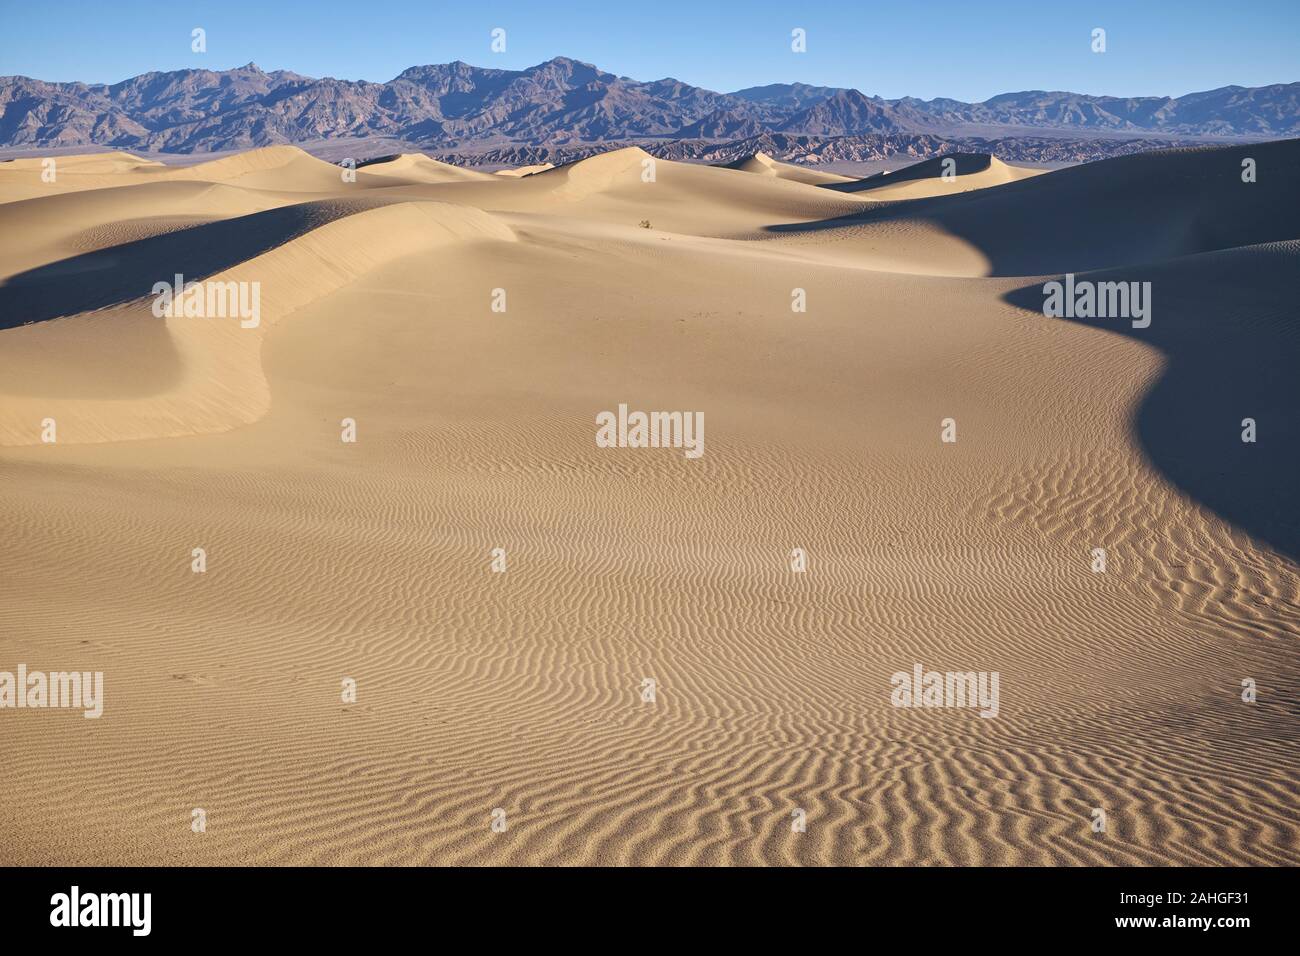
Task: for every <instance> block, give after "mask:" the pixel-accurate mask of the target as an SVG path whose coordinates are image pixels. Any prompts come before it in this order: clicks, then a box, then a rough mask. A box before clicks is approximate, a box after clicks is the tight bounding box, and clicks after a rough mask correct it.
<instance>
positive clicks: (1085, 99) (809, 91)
mask: <svg viewBox="0 0 1300 956" xmlns="http://www.w3.org/2000/svg"><path fill="white" fill-rule="evenodd" d="M1297 135H1300V83H1287V84H1275V85H1272V86H1263V87H1254V88H1246V87H1240V86H1226V87H1222V88H1220V89H1216V90H1208V91H1206V92H1201V93H1190V94H1187V95H1186V96H1180V97H1150V96H1148V97H1113V96H1088V95H1083V94H1079V93H1068V92H1046V91H1041V90H1033V91H1026V92H1019V93H1004V94H1001V95H998V96H994V97H992V98H991V99H988V100H985V101H984V102H982V103H964V102H961V101H959V100H953V99H944V98H939V99H933V100H920V99H916V98H914V97H904V98H902V99H897V100H886V99H882V98H880V97H877V96H867V95H866V94H864V93H862V92H860V91H858V90H856V89H843V88H836V87H820V86H809V85H807V84H803V83H778V84H771V85H768V86H758V87H750V88H748V89H743V90H737V91H735V92H732V93H717V92H714V91H712V90H706V89H703V88H701V87H696V86H691V85H690V84H688V83H683V82H681V81H680V80H675V79H671V78H667V79H662V80H654V81H651V82H641V81H638V80H632V79H629V78H627V77H621V76H615V75H613V74H611V73H606V72H604V71H603V70H600V69H599V68H597V67H595V66H592V65H591V64H589V63H582V62H580V61H577V60H572V59H569V58H567V57H556V58H554V59H551V60H547V61H546V62H544V63H539V64H537V65H536V66H532V67H529V68H527V69H523V70H500V69H492V68H486V67H477V66H471V65H469V64H467V63H463V62H460V61H456V62H453V63H446V64H438V65H429V66H413V67H411V68H409V69H407V70H404V71H403V72H402V73H401V74H399V75H398V76H397V77H395V78H394V79H392V80H389V81H388V82H386V83H372V82H368V81H364V80H362V81H352V80H337V79H331V78H324V79H316V78H312V77H307V76H302V75H299V74H297V73H293V72H289V71H286V70H276V71H274V72H271V73H266V72H263V71H262V70H261V69H260V68H259V67H258V66H257V65H256V64H253V63H249V64H247V65H246V66H242V67H238V68H236V69H232V70H221V71H214V70H204V69H187V70H177V71H172V72H166V73H145V74H142V75H140V76H135V77H132V78H130V79H128V80H124V81H122V82H120V83H114V84H87V83H49V82H44V81H41V80H35V79H31V78H29V77H24V76H8V77H0V146H4V147H32V148H37V147H69V146H81V145H95V146H109V147H116V148H122V149H136V150H141V151H152V152H170V153H193V152H216V151H223V150H232V149H249V148H253V147H260V146H273V145H280V144H286V143H294V144H300V143H305V142H318V141H322V140H333V139H351V140H357V139H368V138H375V139H379V140H386V141H389V142H394V141H395V142H399V143H403V144H409V145H410V146H412V147H415V148H419V149H424V150H436V151H443V152H445V151H453V152H455V153H456V154H458V155H465V156H472V155H474V154H479V153H487V152H494V153H498V154H499V153H502V152H503V151H505V152H509V151H510V149H511V148H514V147H522V148H526V149H527V148H532V149H535V148H537V147H545V148H547V149H548V150H551V151H554V150H558V149H563V148H568V149H574V148H579V149H580V148H582V147H583V146H584V145H590V144H594V143H607V142H618V141H645V140H647V139H650V140H698V141H706V142H716V141H735V140H747V139H759V140H761V139H763V138H765V137H769V138H770V137H772V136H785V137H795V138H803V139H805V140H807V139H808V138H813V139H825V138H833V137H886V138H893V139H900V138H903V139H906V138H909V137H911V138H918V137H919V138H921V139H932V138H935V137H939V138H960V137H966V138H969V137H977V136H983V137H1013V138H1014V137H1021V136H1031V137H1032V136H1046V137H1057V138H1060V137H1062V136H1066V137H1075V138H1079V137H1101V138H1108V137H1109V138H1114V137H1123V136H1128V137H1130V138H1134V137H1136V138H1153V137H1162V138H1164V139H1165V140H1168V141H1188V140H1205V139H1216V138H1253V139H1270V138H1281V137H1288V136H1297Z"/></svg>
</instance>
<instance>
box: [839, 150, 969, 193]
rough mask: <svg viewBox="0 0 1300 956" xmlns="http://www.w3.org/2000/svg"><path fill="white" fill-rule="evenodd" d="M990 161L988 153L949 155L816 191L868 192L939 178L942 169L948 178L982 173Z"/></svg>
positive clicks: (941, 174)
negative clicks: (945, 171) (947, 171)
mask: <svg viewBox="0 0 1300 956" xmlns="http://www.w3.org/2000/svg"><path fill="white" fill-rule="evenodd" d="M945 159H951V160H952V164H951V165H949V164H945V163H944V160H945ZM991 162H992V158H991V157H990V156H989V154H988V153H949V154H947V155H946V156H936V157H934V158H933V159H926V160H923V161H921V162H919V163H913V164H912V165H911V166H907V167H905V168H904V169H900V170H897V171H891V172H888V173H883V172H882V173H875V174H873V175H871V176H865V177H863V178H862V179H858V180H855V181H853V182H851V183H821V184H819V186H818V188H819V189H832V190H834V191H835V192H838V193H860V192H869V191H871V190H872V189H875V188H877V187H878V186H893V185H896V184H898V183H908V182H916V181H917V180H920V179H940V178H942V176H943V173H944V170H945V169H952V170H953V172H952V173H950V175H956V176H969V175H971V174H972V173H982V172H984V170H986V169H988V168H989V166H990V164H991Z"/></svg>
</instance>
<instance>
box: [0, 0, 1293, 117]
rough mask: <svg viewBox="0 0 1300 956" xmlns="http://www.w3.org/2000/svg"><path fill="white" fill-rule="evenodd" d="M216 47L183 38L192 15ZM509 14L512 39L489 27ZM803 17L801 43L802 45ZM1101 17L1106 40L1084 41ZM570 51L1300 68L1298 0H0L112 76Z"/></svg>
mask: <svg viewBox="0 0 1300 956" xmlns="http://www.w3.org/2000/svg"><path fill="white" fill-rule="evenodd" d="M194 27H203V28H204V29H205V30H206V31H207V40H208V50H207V52H206V53H204V54H196V53H193V52H191V50H190V31H191V29H193V28H194ZM494 27H501V28H504V29H505V30H506V52H505V53H493V52H492V51H491V49H490V46H489V44H490V39H491V38H490V33H491V30H492V29H493V28H494ZM795 27H801V28H803V29H804V30H806V31H807V36H808V51H807V52H806V53H801V54H796V53H792V52H791V50H790V31H791V30H792V29H793V28H795ZM1094 27H1102V28H1104V29H1105V30H1106V33H1107V51H1106V53H1104V54H1094V53H1093V52H1091V50H1090V34H1091V32H1092V30H1093V28H1094ZM559 55H564V56H571V57H574V58H576V59H579V60H585V61H587V62H590V63H594V64H596V65H597V66H599V67H601V68H602V69H605V70H608V71H610V72H612V73H617V74H621V75H625V76H631V77H633V78H635V79H640V80H653V79H659V78H661V77H665V76H673V77H676V78H678V79H680V80H684V81H686V82H688V83H692V84H695V85H697V86H704V87H707V88H709V89H714V90H721V91H730V90H734V89H738V88H741V87H745V86H757V85H762V84H766V83H784V82H793V81H795V80H799V81H802V82H805V83H813V84H819V85H827V86H852V87H856V88H858V89H860V90H862V91H863V92H865V93H868V94H879V95H881V96H886V97H897V96H904V95H909V94H910V95H913V96H920V97H923V98H925V99H929V98H932V97H935V96H950V97H954V98H956V99H963V100H983V99H987V98H988V97H989V96H992V95H994V94H996V93H1004V92H1011V91H1017V90H1026V89H1049V90H1072V91H1074V92H1079V93H1093V94H1111V95H1118V96H1137V95H1171V96H1177V95H1181V94H1184V93H1189V92H1194V91H1198V90H1205V89H1213V88H1215V87H1218V86H1226V85H1229V84H1238V85H1241V86H1261V85H1264V84H1268V83H1283V82H1294V81H1297V80H1300V0H1251V2H1248V3H1223V2H1217V3H1213V2H1202V0H1185V2H1157V0H1126V2H1114V3H1112V2H1088V3H1074V2H1068V0H1040V2H1036V3H1025V2H1020V0H988V2H971V0H966V2H947V0H931V2H904V0H891V2H883V3H882V2H873V0H851V2H847V3H836V4H833V5H832V4H809V3H801V2H795V0H782V2H768V0H730V2H717V0H696V2H689V3H682V2H674V0H658V2H655V0H604V2H599V3H596V2H586V0H549V2H543V0H529V2H526V3H504V2H490V0H489V2H478V0H456V2H450V3H448V2H440V0H422V2H408V0H379V2H375V3H369V4H367V3H337V2H329V0H317V2H300V0H261V2H246V0H225V2H219V3H208V2H185V3H177V2H167V0H154V2H136V0H117V2H106V0H64V2H61V3H58V4H46V3H35V2H27V0H0V74H6V75H7V74H15V73H18V74H24V75H27V76H35V77H38V78H40V79H45V80H85V81H87V82H100V83H106V82H107V83H111V82H117V81H119V80H122V79H125V78H127V77H129V76H134V75H135V74H138V73H144V72H148V71H150V70H175V69H184V68H187V67H197V66H203V67H207V68H209V69H227V68H229V67H233V66H239V65H242V64H244V63H247V62H249V61H254V62H256V63H257V64H258V65H259V66H261V67H262V68H263V69H264V70H274V69H289V70H294V71H296V72H298V73H304V74H307V75H309V76H336V77H341V78H345V79H366V80H377V81H383V80H389V79H392V77H394V76H395V75H396V74H398V73H399V72H401V71H402V70H403V69H405V68H406V67H408V66H412V65H416V64H423V63H445V62H448V61H450V60H457V59H459V60H464V61H466V62H468V63H473V64H475V65H479V66H495V67H501V68H506V69H519V68H522V67H525V66H530V65H532V64H534V63H539V62H541V61H542V60H546V59H549V58H551V57H553V56H559Z"/></svg>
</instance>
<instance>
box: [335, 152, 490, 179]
mask: <svg viewBox="0 0 1300 956" xmlns="http://www.w3.org/2000/svg"><path fill="white" fill-rule="evenodd" d="M360 169H361V170H362V172H361V173H359V174H358V178H360V177H361V176H364V177H367V178H369V177H371V176H381V177H383V178H385V179H392V180H398V181H400V182H401V183H402V184H405V185H417V184H422V183H435V184H436V183H461V182H473V181H474V180H479V181H484V180H488V181H490V180H491V179H492V176H491V174H489V173H480V172H478V171H477V170H473V169H465V168H464V167H461V166H452V165H451V164H450V163H442V162H439V161H438V160H436V159H430V158H429V157H428V156H425V155H424V154H423V153H404V154H402V155H401V156H394V157H391V158H390V159H387V160H384V161H380V162H373V163H366V164H365V165H364V166H362V167H360Z"/></svg>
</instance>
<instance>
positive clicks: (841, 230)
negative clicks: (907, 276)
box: [769, 140, 1300, 276]
mask: <svg viewBox="0 0 1300 956" xmlns="http://www.w3.org/2000/svg"><path fill="white" fill-rule="evenodd" d="M1247 159H1252V160H1253V161H1254V162H1256V163H1257V164H1258V167H1259V168H1260V169H1262V170H1270V171H1271V172H1272V175H1269V176H1265V175H1262V174H1261V175H1260V176H1259V177H1258V180H1257V181H1256V182H1244V181H1243V179H1242V163H1243V161H1245V160H1247ZM1295 161H1296V147H1295V143H1294V141H1292V140H1286V141H1281V142H1273V143H1257V144H1252V145H1249V146H1234V147H1230V148H1216V149H1183V150H1170V151H1164V152H1152V153H1140V154H1137V155H1133V156H1124V157H1120V158H1118V159H1112V160H1107V161H1105V162H1100V163H1089V164H1087V165H1083V166H1075V167H1071V168H1068V169H1061V170H1057V171H1056V172H1053V173H1052V174H1051V175H1050V176H1047V175H1044V176H1035V177H1034V178H1032V179H1028V180H1024V181H1020V182H1015V183H1010V184H1007V185H1003V186H997V187H992V188H988V189H980V190H977V191H973V192H968V193H963V194H961V195H958V196H953V197H948V198H941V197H936V198H932V199H920V200H916V201H912V202H901V203H890V204H888V205H884V204H882V205H879V206H871V207H869V208H868V209H866V210H865V211H863V212H860V213H856V214H852V215H849V216H845V217H843V218H839V219H831V220H827V221H824V222H818V223H794V224H790V225H776V226H773V227H772V228H771V229H770V230H769V232H770V234H771V235H773V236H777V237H780V238H781V240H782V241H787V242H789V243H790V244H791V245H792V246H807V247H808V248H815V250H816V251H817V253H818V254H821V255H827V256H830V257H832V258H835V259H837V260H839V261H843V262H845V263H860V262H863V261H866V260H872V261H877V262H881V263H884V264H885V265H887V266H888V267H889V268H892V269H895V270H898V271H916V272H923V273H936V272H938V273H940V274H946V275H964V276H981V275H984V276H988V275H993V276H1015V275H1043V274H1047V273H1056V272H1067V271H1077V272H1082V271H1087V270H1091V269H1104V268H1108V267H1112V266H1119V265H1137V264H1141V263H1146V262H1155V261H1159V260H1163V259H1169V258H1174V257H1177V256H1187V255H1194V254H1197V253H1202V252H1212V251H1215V250H1218V249H1228V248H1233V247H1236V246H1245V245H1252V244H1255V243H1259V242H1272V241H1279V240H1285V239H1289V238H1292V237H1293V234H1294V233H1295V231H1296V215H1295V210H1296V209H1297V208H1300V181H1297V179H1296V177H1295V176H1292V175H1290V172H1289V171H1290V170H1291V169H1292V168H1293V165H1294V163H1295ZM891 175H892V174H891ZM875 192H876V191H874V190H873V191H872V192H870V193H865V194H864V193H858V194H857V195H866V196H874V195H875Z"/></svg>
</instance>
